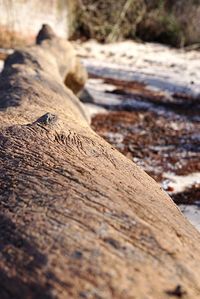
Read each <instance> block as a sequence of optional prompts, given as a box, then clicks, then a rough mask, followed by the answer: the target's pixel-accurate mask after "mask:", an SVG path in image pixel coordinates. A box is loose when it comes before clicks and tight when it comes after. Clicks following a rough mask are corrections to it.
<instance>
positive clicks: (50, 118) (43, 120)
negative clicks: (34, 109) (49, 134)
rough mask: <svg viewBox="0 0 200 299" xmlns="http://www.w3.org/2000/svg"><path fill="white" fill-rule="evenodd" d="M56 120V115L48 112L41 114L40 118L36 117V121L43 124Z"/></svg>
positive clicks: (50, 123)
mask: <svg viewBox="0 0 200 299" xmlns="http://www.w3.org/2000/svg"><path fill="white" fill-rule="evenodd" d="M57 120H58V117H57V115H55V114H52V113H49V112H48V113H46V114H44V115H42V116H41V117H40V118H38V120H37V121H36V123H40V124H43V125H53V124H55V123H56V122H57Z"/></svg>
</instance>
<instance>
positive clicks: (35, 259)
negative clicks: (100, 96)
mask: <svg viewBox="0 0 200 299" xmlns="http://www.w3.org/2000/svg"><path fill="white" fill-rule="evenodd" d="M77 72H78V73H77ZM85 79H86V73H85V71H84V69H83V68H82V67H81V65H80V64H79V62H78V60H77V59H76V56H75V53H74V50H73V48H72V46H71V45H70V43H68V42H67V41H64V40H61V39H58V38H56V37H55V35H54V34H53V33H52V32H51V30H50V28H48V27H47V26H44V27H43V29H42V30H41V32H40V33H39V35H38V38H37V45H35V46H32V47H29V48H25V49H21V50H17V51H15V52H14V54H12V55H10V56H9V57H8V58H7V60H6V63H5V68H4V70H3V72H2V74H1V77H0V109H1V111H0V206H1V210H0V213H1V218H0V257H1V258H0V298H1V299H11V298H15V299H18V298H19V299H26V298H31V299H36V298H37V299H38V298H42V299H44V298H48V299H52V298H59V299H67V298H86V299H93V298H94V299H109V298H115V299H124V298H126V299H165V298H191V299H195V298H196V299H198V298H200V280H199V277H200V256H199V248H200V235H199V233H198V232H197V231H196V230H195V229H194V228H193V226H192V225H191V224H189V223H188V221H187V220H186V219H185V218H184V217H183V215H182V214H181V212H180V210H179V209H178V208H177V207H176V206H175V204H174V203H173V202H172V200H171V199H170V198H169V196H167V194H166V193H165V192H164V191H163V190H161V188H160V187H159V185H158V184H157V183H156V182H155V181H154V180H153V179H151V178H150V177H149V176H148V175H147V174H146V173H144V172H143V171H142V170H141V169H140V168H139V167H137V166H136V165H135V164H134V163H132V162H131V161H130V160H128V159H127V158H125V157H124V156H123V155H121V154H120V153H119V152H118V151H117V150H115V149H114V148H113V147H112V146H111V145H109V144H108V143H106V142H105V141H104V140H103V139H102V138H100V137H99V136H98V135H97V134H96V133H94V132H93V131H92V129H91V128H90V126H89V124H88V122H87V116H86V115H85V112H84V110H83V108H82V106H81V104H80V103H79V100H78V99H77V97H76V96H75V95H74V93H73V92H72V91H71V90H70V89H68V88H67V87H66V86H65V85H64V84H63V82H65V83H66V84H68V86H69V88H70V87H72V89H73V91H74V92H78V91H79V90H80V88H81V86H82V85H83V84H84V81H85ZM70 84H72V85H70Z"/></svg>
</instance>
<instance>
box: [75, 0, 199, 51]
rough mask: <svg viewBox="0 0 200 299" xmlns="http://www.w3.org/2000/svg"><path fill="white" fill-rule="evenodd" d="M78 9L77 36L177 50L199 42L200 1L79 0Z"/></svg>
mask: <svg viewBox="0 0 200 299" xmlns="http://www.w3.org/2000/svg"><path fill="white" fill-rule="evenodd" d="M78 8H79V9H78V11H79V12H78V13H77V19H76V23H74V25H75V29H76V30H75V32H76V34H75V36H76V37H77V36H78V37H85V38H95V39H97V40H98V41H100V42H112V41H117V40H121V39H126V38H131V39H132V38H133V39H141V40H144V41H155V42H161V43H166V44H170V45H172V46H176V47H182V46H186V45H189V44H193V43H198V42H199V41H200V30H199V26H198V22H199V15H200V1H199V0H197V1H194V0H189V1H188V0H174V1H172V0H148V1H147V0H119V1H115V0H107V1H105V0H98V1H94V0H79V2H78Z"/></svg>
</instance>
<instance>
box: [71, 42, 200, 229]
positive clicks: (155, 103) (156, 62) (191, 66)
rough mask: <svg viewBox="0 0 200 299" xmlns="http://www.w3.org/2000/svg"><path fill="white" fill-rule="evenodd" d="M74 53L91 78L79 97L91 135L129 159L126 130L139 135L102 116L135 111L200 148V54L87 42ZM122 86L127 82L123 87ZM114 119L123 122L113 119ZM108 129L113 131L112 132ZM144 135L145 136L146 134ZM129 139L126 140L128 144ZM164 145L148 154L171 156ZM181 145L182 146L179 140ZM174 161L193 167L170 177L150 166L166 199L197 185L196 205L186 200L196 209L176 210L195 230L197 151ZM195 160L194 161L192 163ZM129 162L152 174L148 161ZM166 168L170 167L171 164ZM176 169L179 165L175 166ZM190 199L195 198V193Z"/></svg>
mask: <svg viewBox="0 0 200 299" xmlns="http://www.w3.org/2000/svg"><path fill="white" fill-rule="evenodd" d="M75 47H76V50H77V53H78V55H79V57H80V58H81V59H82V62H83V64H84V65H85V66H86V68H87V69H88V72H89V77H90V78H89V80H88V83H87V86H86V91H87V93H88V94H89V95H88V94H87V93H86V94H84V97H83V100H84V102H86V103H85V105H86V109H87V110H88V113H89V114H90V116H91V118H93V124H94V129H96V130H97V132H98V133H99V134H101V135H102V137H104V138H105V139H106V140H108V141H109V142H110V143H112V144H113V145H115V146H116V147H117V148H118V149H119V150H121V151H122V152H123V153H125V154H127V156H128V155H129V156H130V151H129V152H128V151H126V150H125V146H126V145H125V144H124V136H125V134H127V130H128V131H129V132H130V130H131V131H132V134H140V135H141V134H145V132H141V131H142V130H141V127H140V128H138V127H136V126H135V127H133V126H129V127H128V128H127V127H126V131H124V130H121V129H119V127H120V124H119V123H117V124H116V122H115V120H114V123H113V119H111V117H109V116H107V117H104V115H105V113H111V112H110V111H118V110H120V111H121V110H122V111H124V110H125V111H132V112H131V113H135V111H137V112H138V111H139V113H140V116H141V115H142V114H143V111H147V113H151V115H155V116H156V118H158V121H157V122H158V123H159V122H162V121H163V120H162V119H161V120H160V118H163V119H164V118H165V122H166V123H167V122H168V124H167V128H168V130H171V131H173V133H174V134H175V135H176V132H177V138H178V136H179V138H180V136H181V134H183V135H184V138H187V137H189V142H193V140H194V141H195V142H194V146H196V147H198V146H199V145H200V134H199V130H200V127H199V121H200V101H199V99H200V72H199V69H200V52H197V51H190V52H189V51H188V52H187V51H184V50H176V49H172V48H169V47H167V46H162V45H158V44H153V43H144V44H140V43H136V42H133V41H125V42H122V43H117V44H110V45H100V44H98V43H97V42H95V41H89V42H86V43H83V44H82V43H76V44H75ZM127 82H129V85H128V86H127V84H126V83H127ZM131 84H132V85H131ZM133 85H134V87H133ZM122 91H123V92H122ZM124 91H125V93H124ZM129 92H131V93H130V94H129ZM138 95H139V98H140V99H139V100H138ZM188 102H190V104H191V103H192V104H191V105H189V106H188V107H185V110H184V111H181V109H180V106H181V105H182V106H184V105H185V104H186V103H188ZM160 104H165V105H160ZM170 105H174V107H175V108H176V109H174V107H173V109H171V108H170V107H169V106H170ZM178 105H179V106H178ZM192 105H193V106H192ZM177 107H178V108H177ZM168 108H169V109H168ZM189 112H190V113H189ZM116 113H117V112H116ZM123 113H125V112H123ZM145 113H146V112H145ZM100 114H102V115H103V116H102V118H103V120H102V122H101V121H99V119H100V118H101V117H100V116H99V115H100ZM96 115H97V118H96ZM98 117H99V119H98ZM112 117H113V115H112ZM116 117H118V118H120V117H122V116H121V115H120V113H118V116H116ZM123 117H124V115H123ZM123 117H122V118H123ZM126 117H127V116H126ZM150 117H151V116H150ZM124 120H126V118H123V120H122V122H123V121H124ZM108 123H109V124H110V127H109V125H108ZM111 123H112V125H111ZM112 126H113V127H114V126H116V127H115V128H114V129H113V128H112ZM165 126H166V124H165ZM154 129H155V128H154ZM106 130H107V131H106ZM143 130H144V131H145V128H143ZM138 131H139V133H138ZM130 136H131V134H129V135H128V137H127V138H129V139H130ZM166 142H167V143H168V144H167V145H166V146H165V145H162V146H160V145H159V146H155V145H153V146H152V148H149V149H152V150H153V151H154V152H155V151H156V152H158V153H159V155H160V156H162V157H164V155H166V156H167V155H170V151H171V153H173V152H174V151H176V149H175V148H174V147H173V145H171V144H170V140H167V141H166ZM181 142H182V143H183V142H184V140H182V141H181ZM198 144H199V145H198ZM129 146H130V143H129ZM131 146H132V144H131ZM179 146H180V144H179ZM165 147H166V149H165ZM170 147H171V149H170ZM149 149H148V150H149ZM163 152H164V154H162V153H163ZM178 155H179V158H180V159H182V160H183V161H185V160H186V159H188V160H189V162H191V163H192V165H193V167H188V168H187V171H186V169H185V173H184V171H182V172H183V174H182V173H181V171H178V170H177V171H175V172H173V169H172V170H171V171H166V170H165V168H166V167H163V168H162V165H159V167H158V165H155V168H156V167H157V169H156V171H157V170H158V172H159V175H162V180H161V182H160V183H161V185H162V187H163V188H164V189H165V190H166V191H167V192H168V193H169V194H170V195H171V196H172V195H177V194H178V195H180V196H181V194H184V192H186V190H187V189H188V188H190V189H193V186H194V185H195V186H197V185H198V186H197V191H196V193H195V199H194V201H193V200H191V202H194V203H195V204H192V205H191V204H190V205H187V204H186V205H185V204H181V205H180V206H179V207H180V209H181V210H182V212H183V213H184V214H185V216H186V217H187V218H188V219H189V220H190V221H191V222H192V224H193V225H195V226H196V228H197V229H199V230H200V209H199V202H200V198H196V197H198V194H199V193H198V192H199V191H198V190H199V184H200V172H199V168H198V167H199V165H196V166H195V163H196V162H195V161H198V160H199V161H200V159H199V158H200V156H199V151H198V149H196V151H195V153H194V148H193V149H189V148H187V149H186V150H185V151H182V152H180V153H178ZM194 155H195V159H196V160H195V159H194V160H192V159H193V158H192V156H194ZM129 156H128V157H129ZM177 157H178V156H177ZM188 157H189V158H188ZM167 158H168V156H167ZM131 159H133V161H134V162H136V163H137V164H138V165H140V166H141V167H143V168H144V169H145V170H146V171H147V172H149V173H153V171H155V169H153V171H152V169H150V166H151V167H152V164H151V161H152V160H150V163H146V164H145V163H144V161H145V159H140V158H138V157H135V156H133V155H131ZM147 164H148V165H147ZM171 164H172V166H173V163H171ZM175 164H176V165H178V164H179V162H176V163H175ZM180 164H181V163H180ZM178 167H180V165H178V166H177V168H178ZM152 168H154V167H152ZM190 168H191V169H190ZM148 170H149V171H148ZM189 194H190V193H189ZM196 194H197V195H196ZM180 196H179V199H180ZM187 196H188V195H187ZM191 196H194V191H193V193H191Z"/></svg>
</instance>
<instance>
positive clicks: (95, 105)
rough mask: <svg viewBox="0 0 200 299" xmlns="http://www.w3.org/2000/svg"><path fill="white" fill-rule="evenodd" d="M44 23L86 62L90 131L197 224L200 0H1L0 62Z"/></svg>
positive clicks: (199, 211)
mask: <svg viewBox="0 0 200 299" xmlns="http://www.w3.org/2000/svg"><path fill="white" fill-rule="evenodd" d="M43 23H47V24H49V25H51V26H52V28H53V30H54V31H55V32H56V34H57V35H58V36H60V37H63V38H68V39H70V40H71V41H72V43H73V44H74V47H75V49H76V51H77V55H78V56H79V57H80V59H81V61H82V63H83V64H84V65H85V67H86V68H87V71H88V75H89V78H88V82H87V84H86V86H85V89H84V91H83V92H82V93H81V94H80V95H79V96H80V99H81V101H82V102H83V104H84V106H85V109H86V111H87V113H88V115H89V116H90V118H91V125H92V127H93V129H94V130H95V131H96V132H98V133H99V134H100V135H101V136H102V137H103V138H104V139H106V140H107V141H108V142H109V143H111V144H112V145H113V146H115V147H116V148H117V149H118V150H119V151H121V152H122V153H123V154H124V155H126V156H127V158H129V159H131V160H132V161H134V162H135V163H136V164H138V165H139V166H140V167H142V168H143V169H144V170H145V171H146V172H147V173H148V174H149V175H151V176H152V177H153V178H154V179H155V180H156V181H157V182H158V183H159V184H160V185H161V186H162V187H163V188H164V189H165V191H166V192H168V193H169V195H170V196H171V197H172V199H173V200H174V201H175V203H177V204H178V205H179V207H180V208H181V210H182V211H183V212H184V213H185V215H186V216H187V217H188V218H189V219H190V221H191V222H192V223H193V224H194V225H195V226H196V227H197V228H198V229H199V230H200V72H199V70H200V52H199V49H200V0H117V1H116V0H97V1H94V0H45V1H41V0H0V59H1V60H0V67H1V68H2V67H3V63H4V59H5V58H6V56H7V55H8V54H9V53H11V52H12V51H13V50H12V49H13V48H14V47H19V46H23V45H30V44H33V43H34V40H35V36H36V34H37V32H38V31H39V29H40V28H41V26H42V24H43ZM66 63H67V62H66Z"/></svg>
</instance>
